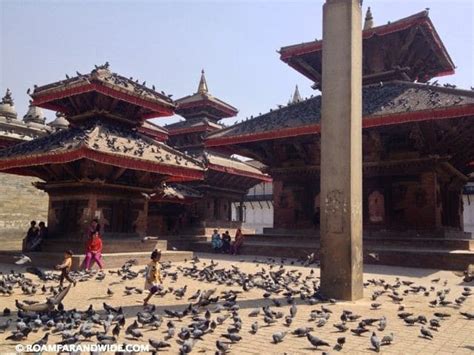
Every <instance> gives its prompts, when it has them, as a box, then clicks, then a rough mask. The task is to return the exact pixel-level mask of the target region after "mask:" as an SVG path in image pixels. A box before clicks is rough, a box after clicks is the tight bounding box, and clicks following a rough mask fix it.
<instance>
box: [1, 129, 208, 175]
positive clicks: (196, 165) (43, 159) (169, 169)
mask: <svg viewBox="0 0 474 355" xmlns="http://www.w3.org/2000/svg"><path fill="white" fill-rule="evenodd" d="M81 159H88V160H92V161H95V162H98V163H102V164H107V165H113V166H117V167H121V168H126V169H132V170H142V171H147V172H153V173H158V174H162V175H170V176H173V178H172V179H170V180H175V181H186V180H194V179H200V178H202V174H203V166H202V164H200V162H199V161H197V160H195V159H190V158H189V157H187V156H185V155H184V154H183V153H181V152H178V151H176V150H174V149H172V148H171V147H168V146H167V145H165V144H163V143H160V142H157V141H155V140H153V139H151V138H149V137H146V136H145V135H143V134H140V133H138V132H134V131H130V130H128V129H126V128H124V127H120V126H114V125H112V124H110V123H105V122H99V121H96V122H90V123H88V124H87V125H85V126H81V127H72V128H69V129H67V130H62V131H60V132H57V133H54V134H51V135H48V136H45V137H42V138H38V139H35V140H33V141H31V142H25V143H21V144H18V145H15V146H12V147H9V148H7V149H4V150H2V151H0V170H2V171H7V172H8V171H10V170H11V171H12V172H14V173H19V174H25V175H29V172H30V167H31V165H33V164H34V165H47V164H62V163H69V162H73V161H77V160H81ZM38 177H42V176H38Z"/></svg>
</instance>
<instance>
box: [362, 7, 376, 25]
mask: <svg viewBox="0 0 474 355" xmlns="http://www.w3.org/2000/svg"><path fill="white" fill-rule="evenodd" d="M372 27H374V18H373V17H372V11H371V10H370V6H369V7H368V8H367V12H366V14H365V22H364V30H369V29H371V28H372Z"/></svg>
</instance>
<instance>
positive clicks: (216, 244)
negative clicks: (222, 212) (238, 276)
mask: <svg viewBox="0 0 474 355" xmlns="http://www.w3.org/2000/svg"><path fill="white" fill-rule="evenodd" d="M211 245H212V250H213V251H214V252H215V253H218V252H219V251H220V250H221V248H222V239H221V236H220V234H219V231H218V230H217V229H214V233H213V234H212V237H211Z"/></svg>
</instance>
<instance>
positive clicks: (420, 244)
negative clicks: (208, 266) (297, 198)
mask: <svg viewBox="0 0 474 355" xmlns="http://www.w3.org/2000/svg"><path fill="white" fill-rule="evenodd" d="M210 240H211V238H210V237H208V236H202V235H196V236H176V237H173V238H170V239H168V241H169V242H171V241H173V246H176V243H178V242H180V243H179V244H180V246H181V247H182V245H183V244H182V243H185V242H205V241H208V242H210ZM174 242H176V243H174ZM245 242H246V243H250V242H251V243H265V245H269V244H270V245H272V244H287V245H289V246H292V245H294V244H295V243H296V244H298V246H301V247H310V248H311V247H313V246H315V245H316V246H318V245H319V238H318V237H308V236H284V235H265V234H255V235H246V236H245ZM364 245H366V246H373V247H380V246H393V247H406V248H430V249H448V250H449V249H452V250H474V240H472V239H449V238H448V239H447V238H390V239H388V238H375V237H364Z"/></svg>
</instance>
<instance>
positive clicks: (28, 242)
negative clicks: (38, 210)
mask: <svg viewBox="0 0 474 355" xmlns="http://www.w3.org/2000/svg"><path fill="white" fill-rule="evenodd" d="M47 236H48V227H46V223H44V222H39V223H38V225H37V224H36V221H31V222H30V228H28V232H26V237H25V238H24V239H23V245H22V250H23V252H27V251H39V250H41V243H42V241H43V240H44V239H45V238H47Z"/></svg>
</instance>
